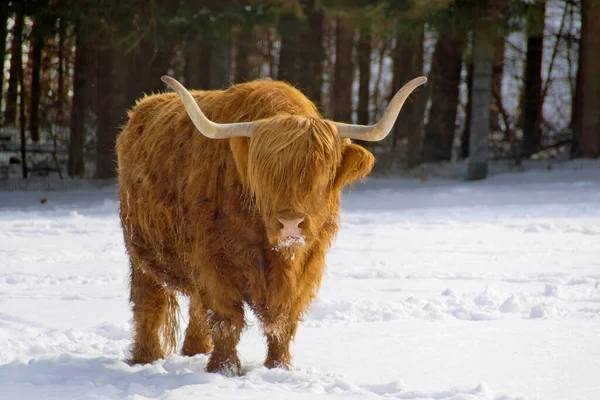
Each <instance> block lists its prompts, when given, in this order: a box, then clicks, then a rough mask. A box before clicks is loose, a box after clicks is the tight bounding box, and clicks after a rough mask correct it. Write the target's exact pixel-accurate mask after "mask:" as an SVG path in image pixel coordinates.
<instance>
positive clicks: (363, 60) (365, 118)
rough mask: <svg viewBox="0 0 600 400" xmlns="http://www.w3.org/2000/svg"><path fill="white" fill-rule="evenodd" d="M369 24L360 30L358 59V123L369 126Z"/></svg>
mask: <svg viewBox="0 0 600 400" xmlns="http://www.w3.org/2000/svg"><path fill="white" fill-rule="evenodd" d="M369 23H370V21H369V22H365V24H366V25H365V26H362V27H361V28H360V33H359V39H358V46H357V49H356V50H357V53H358V54H357V58H358V107H357V110H356V123H358V124H362V125H368V124H369V99H370V97H371V96H370V94H369V86H370V84H371V27H370V26H369V25H368V24H369Z"/></svg>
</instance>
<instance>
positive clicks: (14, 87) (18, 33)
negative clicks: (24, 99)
mask: <svg viewBox="0 0 600 400" xmlns="http://www.w3.org/2000/svg"><path fill="white" fill-rule="evenodd" d="M22 7H23V6H21V7H19V8H20V9H19V10H17V13H16V16H15V24H14V26H13V39H12V44H11V52H10V70H9V75H8V89H7V91H6V108H5V109H4V122H5V123H6V124H15V123H16V122H17V97H18V92H19V73H20V72H19V71H21V69H22V68H23V49H22V48H23V38H22V36H23V24H24V18H25V15H24V11H23V9H22Z"/></svg>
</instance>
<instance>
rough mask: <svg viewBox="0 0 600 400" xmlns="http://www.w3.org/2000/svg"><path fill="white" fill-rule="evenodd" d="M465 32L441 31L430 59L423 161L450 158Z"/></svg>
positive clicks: (438, 160) (447, 159) (446, 159)
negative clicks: (427, 115) (429, 94)
mask: <svg viewBox="0 0 600 400" xmlns="http://www.w3.org/2000/svg"><path fill="white" fill-rule="evenodd" d="M465 45H466V36H465V35H464V33H459V32H457V33H455V34H454V35H452V34H450V33H449V32H445V31H442V32H440V35H439V38H438V41H437V43H436V45H435V50H434V53H433V59H432V62H431V71H430V74H429V75H430V80H429V85H430V87H431V108H430V111H429V120H428V122H427V126H426V127H425V136H424V138H423V151H422V161H423V162H440V161H449V160H450V159H451V157H452V143H453V142H454V131H455V129H456V113H457V109H458V103H459V85H460V72H461V68H462V56H463V52H464V49H465Z"/></svg>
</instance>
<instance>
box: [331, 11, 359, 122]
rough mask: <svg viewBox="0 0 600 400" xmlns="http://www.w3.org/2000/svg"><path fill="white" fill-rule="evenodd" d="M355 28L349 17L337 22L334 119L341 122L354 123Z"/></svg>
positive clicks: (333, 95)
mask: <svg viewBox="0 0 600 400" xmlns="http://www.w3.org/2000/svg"><path fill="white" fill-rule="evenodd" d="M353 42H354V26H353V25H352V22H351V21H350V19H349V18H347V17H341V18H338V20H337V27H336V44H335V69H334V78H333V93H332V99H331V102H332V105H333V119H334V120H336V121H339V122H347V123H350V122H352V80H353V77H354V68H353V63H352V46H353Z"/></svg>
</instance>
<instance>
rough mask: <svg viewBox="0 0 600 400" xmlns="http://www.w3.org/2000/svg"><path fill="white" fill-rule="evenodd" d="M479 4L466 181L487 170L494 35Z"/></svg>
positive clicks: (474, 45)
mask: <svg viewBox="0 0 600 400" xmlns="http://www.w3.org/2000/svg"><path fill="white" fill-rule="evenodd" d="M488 1H489V2H491V0H488ZM479 7H481V8H483V10H478V14H477V18H476V20H475V27H474V29H473V90H472V106H471V136H470V140H469V162H468V165H467V177H466V178H467V180H478V179H485V178H486V177H487V173H488V143H489V135H490V105H491V102H492V55H493V47H494V45H493V40H494V38H493V34H492V32H493V30H492V27H491V23H490V19H489V18H486V15H487V12H489V10H487V9H485V5H479V4H478V8H479Z"/></svg>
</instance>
